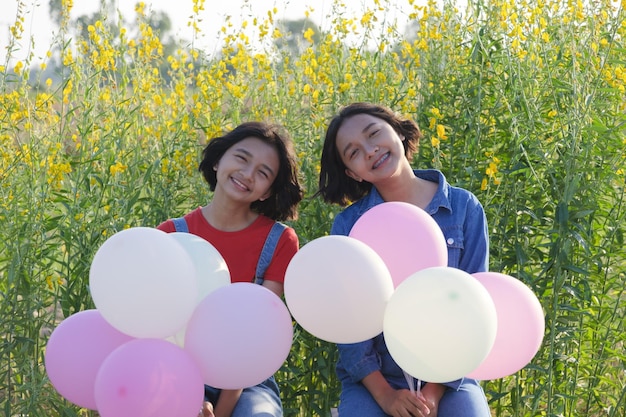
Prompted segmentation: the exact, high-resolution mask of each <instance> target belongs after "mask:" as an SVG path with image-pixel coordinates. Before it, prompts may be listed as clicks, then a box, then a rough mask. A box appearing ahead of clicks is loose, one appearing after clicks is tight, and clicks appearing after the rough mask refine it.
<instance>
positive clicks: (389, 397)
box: [318, 103, 490, 417]
mask: <svg viewBox="0 0 626 417" xmlns="http://www.w3.org/2000/svg"><path fill="white" fill-rule="evenodd" d="M420 136H421V133H420V130H419V127H418V126H417V124H416V123H415V122H414V121H413V120H410V119H407V118H403V117H401V116H399V115H397V114H396V113H394V112H393V111H392V110H391V109H389V108H387V107H385V106H381V105H375V104H371V103H353V104H351V105H348V106H346V107H344V108H343V109H341V111H340V112H339V114H338V115H336V116H335V117H334V118H333V119H332V120H331V122H330V124H329V126H328V128H327V130H326V137H325V140H324V148H323V151H322V158H321V169H320V179H319V191H318V194H319V195H321V196H322V198H323V199H324V200H325V201H326V202H329V203H335V204H338V205H341V206H344V207H345V206H348V204H350V203H351V202H353V203H351V204H350V205H349V206H348V207H347V208H345V209H344V210H343V211H342V212H341V213H339V214H338V215H337V217H336V219H335V221H334V223H333V226H332V229H331V234H338V235H346V236H347V235H348V234H349V233H350V229H351V228H352V226H353V225H354V224H355V223H356V221H357V220H358V219H359V217H360V216H361V215H363V213H365V212H366V211H367V210H369V209H370V208H372V207H374V206H375V205H377V204H381V203H383V202H386V201H402V202H407V203H411V204H414V205H416V206H418V207H420V208H422V209H424V210H425V211H426V212H427V213H429V214H430V215H431V216H432V217H433V219H434V220H435V221H436V222H437V224H438V225H439V227H440V228H441V229H442V231H443V233H444V236H445V239H446V243H447V246H448V266H450V267H454V268H458V269H461V270H463V271H466V272H468V273H474V272H482V271H486V270H487V266H488V260H489V259H488V249H489V241H488V235H487V222H486V218H485V214H484V211H483V208H482V206H481V204H480V202H479V201H478V199H477V198H476V197H475V196H474V195H473V194H472V193H470V192H469V191H467V190H464V189H462V188H458V187H453V186H451V185H450V184H448V182H447V181H446V178H445V177H444V175H443V174H442V173H441V172H439V171H437V170H434V169H428V170H414V169H413V168H412V167H411V164H410V161H411V158H412V155H413V153H414V152H415V151H416V150H417V146H418V143H419V139H420ZM416 307H419V306H416ZM419 314H428V311H420V312H419ZM428 337H429V335H427V334H425V335H424V343H428ZM338 350H339V361H338V363H337V375H338V377H339V379H340V381H341V385H342V390H341V396H340V403H339V416H340V417H375V416H376V417H378V416H381V417H382V416H389V415H390V416H394V417H395V416H414V417H421V416H430V417H434V416H439V417H489V416H490V412H489V407H488V405H487V400H486V397H485V395H484V393H483V390H482V388H481V386H480V385H479V384H478V382H477V381H475V380H473V379H470V378H462V379H460V380H457V381H450V382H448V383H445V384H438V383H429V382H423V383H422V385H421V387H420V388H421V389H420V390H417V392H419V394H418V395H415V394H412V393H411V389H410V387H409V385H408V382H407V379H406V378H405V375H404V372H403V371H402V369H400V367H399V366H398V365H397V364H396V363H395V361H394V360H393V358H392V357H391V355H390V354H389V351H388V349H387V346H386V344H385V341H384V338H383V335H382V334H380V335H378V336H376V337H375V338H373V339H371V340H367V341H364V342H360V343H352V344H339V345H338ZM458 350H459V354H463V346H459V347H458ZM415 388H417V387H413V390H415Z"/></svg>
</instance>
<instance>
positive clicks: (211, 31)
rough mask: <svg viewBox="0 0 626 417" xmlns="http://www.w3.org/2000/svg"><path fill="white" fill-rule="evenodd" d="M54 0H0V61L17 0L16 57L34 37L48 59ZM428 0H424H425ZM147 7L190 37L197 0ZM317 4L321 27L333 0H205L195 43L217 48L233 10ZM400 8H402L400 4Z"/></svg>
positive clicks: (358, 6)
mask: <svg viewBox="0 0 626 417" xmlns="http://www.w3.org/2000/svg"><path fill="white" fill-rule="evenodd" d="M48 1H49V0H0V2H1V3H2V6H0V10H1V13H0V65H4V63H5V59H6V47H7V45H8V39H9V27H10V26H11V25H13V24H14V22H15V17H16V13H17V5H18V3H22V4H23V5H24V8H23V10H24V12H25V16H24V17H25V20H24V23H23V25H24V31H25V32H24V37H23V39H22V40H21V44H20V50H19V51H16V52H14V53H13V55H12V56H13V58H15V59H19V60H23V59H25V58H26V57H27V56H28V52H29V51H30V49H29V48H32V46H31V43H30V41H29V40H30V39H31V38H32V39H34V49H33V50H34V52H35V58H34V60H33V63H39V62H41V61H42V60H43V58H44V55H45V53H46V51H47V50H48V48H49V46H50V43H51V40H52V36H53V32H54V31H55V30H56V28H55V27H54V26H53V25H52V23H51V22H50V19H49V13H48ZM115 2H116V4H117V9H119V10H120V12H121V13H122V15H123V16H124V18H125V19H126V20H128V21H130V20H132V19H134V16H135V12H134V5H135V4H136V1H134V0H115ZM425 2H426V0H423V3H425ZM144 3H145V4H146V6H147V7H146V10H150V9H152V10H154V11H158V10H161V11H164V12H166V13H167V14H168V15H169V16H170V18H171V20H172V32H173V33H174V34H175V36H176V37H177V38H181V39H187V40H190V39H191V29H190V28H189V27H188V25H187V23H188V21H189V16H190V15H192V13H193V1H192V0H144ZM344 3H345V4H346V5H347V7H348V8H349V10H350V11H354V13H355V15H359V14H358V12H360V11H362V10H365V7H373V5H374V1H373V0H357V1H354V0H345V1H344ZM390 3H397V4H401V5H403V8H404V9H408V8H409V2H408V0H391V1H390ZM310 4H314V5H315V6H314V8H313V9H314V10H313V11H312V12H311V14H310V16H309V17H310V18H311V19H312V20H313V21H315V22H316V23H317V24H318V25H320V26H321V27H325V26H326V23H327V22H328V20H329V19H328V17H327V16H328V14H329V13H330V11H331V7H332V4H333V0H205V4H204V8H205V10H204V11H203V12H201V13H200V18H201V19H202V23H201V27H202V29H203V32H204V37H203V38H202V39H199V40H198V43H197V44H196V45H197V46H198V47H201V48H203V49H205V50H207V52H208V53H212V52H213V51H214V50H215V48H216V41H215V39H216V37H217V34H218V31H219V29H220V28H221V27H222V26H223V25H224V22H225V18H226V16H228V15H230V16H232V21H233V22H241V21H242V20H245V19H249V17H250V16H251V15H255V16H260V17H264V16H267V10H269V9H271V8H273V7H276V8H277V9H278V14H277V19H301V18H304V17H305V11H306V10H307V9H308V5H310ZM99 7H100V0H74V6H73V9H72V14H71V17H72V19H75V18H76V17H78V16H80V15H84V14H92V13H93V12H95V11H97V10H98V9H99ZM396 10H397V9H396Z"/></svg>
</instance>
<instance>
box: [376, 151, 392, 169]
mask: <svg viewBox="0 0 626 417" xmlns="http://www.w3.org/2000/svg"><path fill="white" fill-rule="evenodd" d="M387 159H389V152H387V153H386V154H384V155H383V156H381V157H380V158H379V159H378V160H377V161H376V162H375V163H374V165H373V166H372V169H376V168H378V167H379V166H380V165H381V164H382V163H383V162H385V161H386V160H387Z"/></svg>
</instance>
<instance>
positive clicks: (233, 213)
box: [202, 199, 259, 232]
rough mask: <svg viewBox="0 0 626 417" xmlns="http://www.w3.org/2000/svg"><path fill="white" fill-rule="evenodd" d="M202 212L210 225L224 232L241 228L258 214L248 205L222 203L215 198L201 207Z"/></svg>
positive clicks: (249, 223)
mask: <svg viewBox="0 0 626 417" xmlns="http://www.w3.org/2000/svg"><path fill="white" fill-rule="evenodd" d="M202 214H203V215H204V218H205V219H206V220H207V222H209V224H210V225H211V226H213V227H214V228H216V229H218V230H221V231H224V232H236V231H238V230H243V229H245V228H246V227H248V226H250V225H251V224H252V223H253V222H254V221H255V220H256V218H257V217H258V216H259V215H258V214H257V213H255V212H254V211H252V210H251V209H250V206H240V205H233V204H224V203H223V202H220V201H218V200H215V199H214V200H213V201H211V202H210V203H209V204H208V205H206V206H204V207H202Z"/></svg>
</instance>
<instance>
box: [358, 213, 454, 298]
mask: <svg viewBox="0 0 626 417" xmlns="http://www.w3.org/2000/svg"><path fill="white" fill-rule="evenodd" d="M349 235H350V236H351V237H353V238H355V239H358V240H360V241H362V242H364V243H366V244H368V245H369V246H371V247H372V249H374V251H376V253H378V255H380V257H381V258H382V259H383V261H384V262H385V265H387V268H389V272H390V273H391V278H392V279H393V284H394V287H397V286H398V285H399V284H400V283H401V282H402V281H404V280H405V279H406V278H407V277H408V276H409V275H411V274H413V273H414V272H417V271H419V270H422V269H424V268H430V267H436V266H447V265H448V246H447V245H446V241H445V238H444V236H443V232H442V231H441V229H440V228H439V225H438V224H437V222H436V221H435V220H434V219H433V218H432V217H430V215H428V213H426V212H425V211H424V210H422V209H421V208H419V207H417V206H414V205H413V204H409V203H404V202H400V201H391V202H386V203H382V204H379V205H377V206H375V207H372V208H371V209H369V210H368V211H366V212H365V214H363V215H362V216H361V217H360V218H359V219H358V220H357V221H356V223H355V224H354V226H353V227H352V230H350V234H349Z"/></svg>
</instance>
